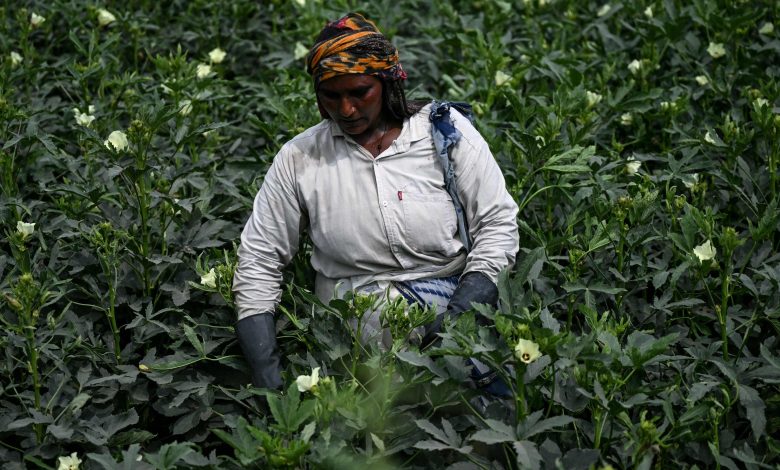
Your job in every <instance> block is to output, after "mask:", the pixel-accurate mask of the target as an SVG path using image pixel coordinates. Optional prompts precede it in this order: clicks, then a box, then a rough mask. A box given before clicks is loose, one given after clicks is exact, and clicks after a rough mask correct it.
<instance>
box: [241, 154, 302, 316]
mask: <svg viewBox="0 0 780 470" xmlns="http://www.w3.org/2000/svg"><path fill="white" fill-rule="evenodd" d="M293 157H294V155H293V151H292V150H291V146H290V145H289V144H288V145H286V146H284V147H282V149H281V150H280V151H279V153H278V154H277V155H276V157H275V158H274V161H273V163H272V164H271V168H270V169H269V170H268V173H267V174H266V175H265V179H264V181H263V184H262V186H261V187H260V191H258V193H257V196H255V201H254V205H253V208H252V214H251V215H250V216H249V220H248V221H247V223H246V225H245V226H244V231H243V232H242V233H241V245H240V246H239V248H238V266H237V267H236V272H235V275H234V277H233V292H234V294H235V303H236V312H237V314H238V319H239V320H241V319H242V318H245V317H248V316H250V315H255V314H258V313H263V312H268V311H273V310H274V309H275V308H276V304H277V303H278V302H279V300H280V299H281V292H282V290H281V284H282V270H283V269H284V267H285V266H287V264H288V263H289V262H290V260H291V259H292V257H293V256H295V253H296V252H297V250H298V242H299V239H300V234H301V232H302V231H303V229H304V225H305V217H304V215H303V211H302V209H301V204H300V202H299V199H298V195H297V191H296V185H295V165H294V162H293Z"/></svg>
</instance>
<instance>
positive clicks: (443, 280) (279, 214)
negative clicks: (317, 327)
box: [233, 13, 518, 388]
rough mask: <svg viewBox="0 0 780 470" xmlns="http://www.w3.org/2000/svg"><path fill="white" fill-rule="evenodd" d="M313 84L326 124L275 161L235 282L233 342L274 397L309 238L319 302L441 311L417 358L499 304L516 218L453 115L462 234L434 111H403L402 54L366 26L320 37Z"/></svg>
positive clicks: (311, 60)
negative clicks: (304, 237)
mask: <svg viewBox="0 0 780 470" xmlns="http://www.w3.org/2000/svg"><path fill="white" fill-rule="evenodd" d="M307 70H308V72H309V73H310V74H311V76H312V79H313V82H314V91H315V94H316V97H317V104H318V106H319V110H320V113H321V115H322V117H323V120H322V121H321V122H320V123H319V124H317V125H315V126H313V127H311V128H309V129H307V130H306V131H304V132H302V133H301V134H299V135H297V136H295V137H294V138H293V139H292V140H290V141H289V142H287V143H285V144H284V146H283V147H282V148H281V150H280V151H279V153H278V154H277V155H276V157H275V158H274V161H273V164H272V165H271V167H270V169H269V170H268V173H267V174H266V176H265V180H264V181H263V184H262V187H261V188H260V190H259V192H258V194H257V196H256V198H255V200H254V207H253V211H252V214H251V216H250V217H249V220H248V221H247V223H246V226H245V227H244V230H243V233H242V234H241V245H240V247H239V250H238V267H237V269H236V273H235V277H234V281H233V290H234V292H235V301H236V307H237V313H238V322H237V324H236V331H237V335H238V339H239V342H240V344H241V347H242V350H243V352H244V355H245V357H246V359H247V362H248V363H249V365H250V368H251V371H252V382H253V384H254V385H255V386H258V387H268V388H279V387H281V386H282V381H281V377H280V363H279V361H280V358H279V354H278V351H277V344H276V337H275V329H274V315H273V313H274V310H275V308H276V305H277V303H278V302H279V300H280V297H281V282H282V270H283V268H284V267H285V266H286V265H287V264H288V263H289V262H290V260H291V259H292V257H293V256H294V255H295V253H296V250H297V248H298V246H299V238H300V236H301V233H302V232H303V231H304V230H307V231H308V234H309V236H310V238H311V241H312V244H313V253H312V257H311V263H312V266H313V268H314V270H315V271H316V274H317V277H316V284H315V290H316V294H317V296H318V297H319V298H321V299H322V300H323V301H324V302H327V301H329V300H330V299H331V298H332V297H333V295H334V293H335V294H336V295H343V293H345V292H347V291H349V290H356V291H358V292H362V293H371V292H383V293H385V294H386V295H388V296H389V297H393V296H397V295H402V296H404V297H405V298H406V300H407V301H408V302H409V303H410V304H411V303H415V302H416V303H419V304H421V305H428V306H431V305H436V307H437V308H438V310H439V315H438V317H437V318H436V320H435V321H434V322H433V323H432V324H431V325H429V326H428V327H427V328H426V330H425V332H424V337H423V339H422V343H423V344H424V345H425V344H429V343H431V342H432V341H435V340H436V338H437V333H438V332H439V331H440V328H441V324H442V320H443V319H444V318H445V317H446V316H450V317H456V316H457V315H459V314H460V313H462V312H464V311H465V310H468V309H469V308H471V304H472V302H478V303H486V304H495V303H496V302H497V296H498V292H497V288H496V280H497V276H498V274H499V272H500V271H501V270H503V269H505V268H507V267H508V266H510V265H512V264H513V263H514V260H515V255H516V253H517V250H518V231H517V221H516V216H517V211H518V208H517V205H516V203H515V202H514V200H513V199H512V197H511V196H510V195H509V193H508V192H507V190H506V186H505V183H504V178H503V175H502V173H501V170H500V168H499V166H498V165H497V164H496V162H495V160H494V158H493V155H492V154H491V152H490V149H489V148H488V146H487V144H486V142H485V140H484V139H483V138H482V136H481V135H480V134H479V132H477V130H476V129H475V128H474V127H473V126H472V125H471V123H470V122H469V120H468V119H467V118H466V117H464V116H463V115H462V114H460V113H459V112H457V111H456V110H455V108H454V107H452V108H449V109H448V111H449V120H445V121H444V122H445V127H444V128H443V129H444V131H443V132H444V134H443V135H445V140H446V138H448V137H451V136H456V137H459V139H457V144H455V145H453V146H452V147H450V149H449V158H450V161H451V169H452V170H453V172H454V178H453V179H452V181H453V183H452V185H453V187H454V188H455V189H454V190H455V191H456V193H454V194H453V195H454V196H455V198H454V199H456V200H457V199H459V201H458V202H459V204H460V206H461V207H462V209H460V211H461V212H462V213H463V215H464V218H465V220H462V221H459V220H458V216H457V212H458V211H459V209H456V206H455V202H454V199H453V197H452V196H451V193H450V192H448V191H447V189H446V186H447V182H446V178H445V175H444V170H443V165H444V164H443V163H442V161H441V160H440V158H439V155H440V154H441V152H437V146H436V143H435V142H434V139H435V135H434V133H433V132H432V131H433V129H432V125H433V124H432V120H431V108H432V106H433V105H432V104H431V103H423V102H411V101H407V100H406V98H405V94H404V88H403V82H404V80H405V79H406V73H405V72H404V70H403V68H402V67H401V63H400V62H399V59H398V51H397V50H396V48H395V47H394V46H393V45H392V43H391V42H390V41H389V40H388V39H387V38H386V37H385V36H384V35H382V34H381V33H380V32H379V30H378V29H377V27H376V26H375V25H374V23H372V22H371V21H369V20H367V19H365V18H364V17H363V16H361V15H359V14H356V13H350V14H348V15H346V16H344V17H343V18H341V19H339V20H337V21H333V22H330V23H328V24H327V25H326V26H325V28H324V29H323V30H322V31H321V33H320V35H319V37H318V38H317V40H316V43H315V44H314V46H313V47H312V49H311V51H310V53H309V55H308V57H307ZM445 108H446V107H445ZM437 109H438V108H437ZM442 109H443V110H444V111H447V109H444V108H442ZM439 135H442V134H439ZM445 155H446V154H445ZM459 225H460V226H461V230H459ZM465 227H467V228H465ZM459 232H460V233H459ZM364 321H367V323H368V324H367V328H366V331H365V335H364V337H363V338H362V340H363V341H372V340H376V341H378V342H380V343H383V344H387V341H388V339H389V338H388V337H387V335H388V333H387V332H386V331H382V328H381V327H380V326H379V314H378V312H374V314H372V315H369V316H368V318H365V317H364ZM390 340H391V338H390Z"/></svg>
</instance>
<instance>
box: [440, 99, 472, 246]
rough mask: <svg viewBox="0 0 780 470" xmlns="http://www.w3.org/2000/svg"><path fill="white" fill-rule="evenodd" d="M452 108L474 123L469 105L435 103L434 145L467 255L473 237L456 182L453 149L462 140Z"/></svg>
mask: <svg viewBox="0 0 780 470" xmlns="http://www.w3.org/2000/svg"><path fill="white" fill-rule="evenodd" d="M450 108H455V109H457V110H458V111H459V112H460V113H461V114H463V115H464V116H466V117H467V118H468V119H469V121H471V122H473V114H472V112H471V106H470V105H469V104H467V103H454V102H450V101H434V102H433V105H432V106H431V115H430V119H431V124H432V125H431V135H432V137H433V145H434V146H435V147H436V154H437V155H438V156H439V161H440V162H441V166H442V169H443V171H444V187H445V189H446V190H447V194H449V195H450V197H451V198H452V204H453V205H454V206H455V215H456V216H457V218H458V233H459V234H460V240H461V242H462V243H463V246H464V247H465V248H466V253H468V252H469V251H471V244H472V242H471V237H470V236H469V227H468V223H467V222H466V216H465V212H463V204H461V202H460V197H459V196H458V187H457V182H456V181H455V169H454V168H453V165H452V161H451V158H452V156H451V150H452V147H453V146H454V145H455V144H457V143H458V141H459V140H460V138H461V133H460V131H459V130H458V129H457V128H456V127H455V126H454V125H453V123H452V118H450Z"/></svg>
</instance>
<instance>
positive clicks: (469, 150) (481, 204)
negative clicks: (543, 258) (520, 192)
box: [451, 111, 519, 283]
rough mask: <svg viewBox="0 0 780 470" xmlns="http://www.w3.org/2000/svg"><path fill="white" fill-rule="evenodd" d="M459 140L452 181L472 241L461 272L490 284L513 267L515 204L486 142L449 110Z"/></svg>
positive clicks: (515, 248)
mask: <svg viewBox="0 0 780 470" xmlns="http://www.w3.org/2000/svg"><path fill="white" fill-rule="evenodd" d="M451 115H452V119H453V121H454V123H455V126H456V127H457V128H458V129H459V130H460V131H461V133H462V135H463V136H462V137H461V139H460V141H458V143H457V144H456V145H455V146H454V147H453V149H452V155H451V157H452V161H453V165H454V168H455V181H456V186H457V189H458V195H459V196H460V200H461V202H462V203H463V210H464V211H465V213H466V220H467V222H468V225H469V234H470V235H471V239H472V240H473V246H472V249H471V252H470V253H469V254H468V258H467V259H466V267H465V269H464V271H463V272H464V274H466V273H470V272H479V273H483V274H484V275H485V276H487V277H488V278H489V279H490V280H491V281H492V282H493V283H495V282H496V281H497V280H498V273H499V272H500V271H501V270H503V269H505V268H507V267H509V266H512V264H514V262H515V256H516V254H517V251H518V249H519V235H518V230H517V211H518V207H517V203H516V202H515V201H514V199H512V196H511V195H510V194H509V192H508V191H507V189H506V182H505V181H504V175H503V173H502V172H501V168H500V167H499V166H498V163H497V162H496V160H495V158H494V157H493V154H492V153H491V152H490V149H489V148H488V145H487V142H485V139H484V138H483V137H482V136H481V135H480V134H479V132H478V131H477V130H476V129H475V128H474V127H473V126H472V125H471V123H469V122H468V120H467V119H466V118H465V117H463V116H462V115H461V114H460V113H458V112H456V111H455V112H452V113H451Z"/></svg>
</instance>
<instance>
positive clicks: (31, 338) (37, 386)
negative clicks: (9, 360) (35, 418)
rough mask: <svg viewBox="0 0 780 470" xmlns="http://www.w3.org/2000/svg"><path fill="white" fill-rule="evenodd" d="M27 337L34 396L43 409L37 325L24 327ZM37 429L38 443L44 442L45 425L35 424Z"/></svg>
mask: <svg viewBox="0 0 780 470" xmlns="http://www.w3.org/2000/svg"><path fill="white" fill-rule="evenodd" d="M24 331H25V337H26V339H27V357H28V358H29V360H30V375H31V376H32V381H33V396H34V400H35V410H36V411H40V410H41V381H40V377H39V375H38V348H36V347H35V327H34V326H33V325H28V326H26V327H25V329H24ZM33 428H34V429H35V439H36V442H37V443H38V444H40V443H41V442H43V425H41V424H35V425H33Z"/></svg>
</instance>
